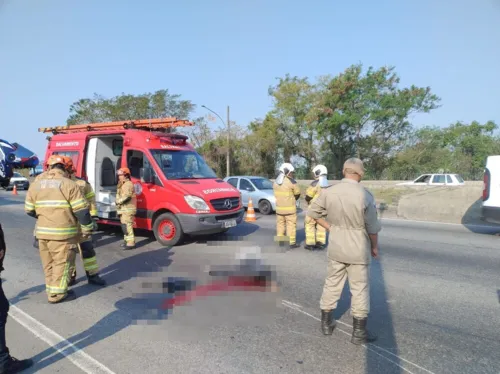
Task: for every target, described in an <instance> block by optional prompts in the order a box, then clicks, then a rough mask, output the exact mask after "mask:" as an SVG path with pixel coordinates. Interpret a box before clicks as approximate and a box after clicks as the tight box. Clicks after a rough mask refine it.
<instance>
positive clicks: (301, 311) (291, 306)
mask: <svg viewBox="0 0 500 374" xmlns="http://www.w3.org/2000/svg"><path fill="white" fill-rule="evenodd" d="M282 304H283V305H284V306H286V307H287V308H290V309H293V310H296V311H297V312H300V313H302V314H304V315H306V316H308V317H311V318H313V319H315V320H316V321H320V322H321V319H320V318H318V317H315V316H313V315H312V314H310V313H307V312H306V311H304V310H302V309H300V308H298V307H296V306H295V305H294V303H292V302H290V301H287V300H282ZM336 322H337V323H339V324H341V325H344V326H346V327H350V328H352V325H349V324H348V323H345V322H342V321H338V320H337V321H336ZM336 330H339V331H340V332H342V333H344V334H345V335H348V336H351V333H349V332H347V331H344V330H342V329H340V328H338V327H337V328H336ZM369 344H370V345H369V346H368V345H366V344H362V345H361V346H363V347H365V348H366V349H368V350H369V351H371V352H373V353H375V354H376V355H378V356H380V357H382V358H384V359H385V360H387V361H389V362H391V363H392V364H394V365H396V366H398V367H400V368H401V369H403V370H404V371H406V372H408V373H410V374H414V373H413V372H411V371H410V370H408V369H407V368H405V367H403V366H401V365H400V364H398V363H397V362H395V361H393V360H391V359H390V358H388V357H386V356H384V355H382V354H380V353H378V352H377V351H375V350H373V349H372V348H371V346H373V347H375V348H377V349H380V350H382V351H384V352H385V353H388V354H390V355H391V356H393V357H395V358H397V359H399V360H401V361H404V362H406V363H407V364H410V365H413V366H414V367H416V368H417V369H420V370H423V371H425V372H427V373H429V374H435V373H433V372H432V371H430V370H427V369H426V368H423V367H422V366H419V365H417V364H415V363H414V362H411V361H409V360H406V359H404V358H402V357H401V356H398V355H396V354H394V353H392V352H390V351H388V350H387V349H385V348H382V347H379V346H378V345H376V344H373V343H369Z"/></svg>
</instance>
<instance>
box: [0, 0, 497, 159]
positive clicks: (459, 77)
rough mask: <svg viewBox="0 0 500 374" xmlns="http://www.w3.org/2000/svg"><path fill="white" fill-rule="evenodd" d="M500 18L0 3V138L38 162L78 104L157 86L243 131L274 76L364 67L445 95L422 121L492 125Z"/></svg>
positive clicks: (477, 10)
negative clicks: (387, 70) (52, 131)
mask: <svg viewBox="0 0 500 374" xmlns="http://www.w3.org/2000/svg"><path fill="white" fill-rule="evenodd" d="M499 24H500V2H498V1H497V0H477V1H465V0H456V1H448V0H413V1H411V0H360V1H347V0H345V1H334V0H329V1H328V0H325V1H316V0H309V1H299V0H287V1H285V0H253V1H248V0H247V1H244V0H236V1H235V0H225V1H223V0H212V1H207V0H198V1H194V0H185V1H168V0H163V1H161V0H155V1H154V0H143V1H140V0H136V1H127V0H120V1H118V0H105V1H102V0H101V1H97V0H84V1H68V0H59V1H56V0H45V1H40V0H0V129H1V130H0V138H4V139H6V140H8V141H11V142H15V141H17V142H20V143H21V144H23V145H25V146H26V147H28V148H30V149H31V150H33V151H35V152H36V153H37V154H38V155H39V156H40V157H41V158H43V157H44V150H45V143H46V142H45V136H44V135H42V134H39V133H38V132H37V128H38V127H44V126H56V125H64V124H65V121H66V119H67V117H68V114H69V106H70V104H71V103H73V102H74V101H76V100H78V99H80V98H83V97H90V96H92V95H93V93H94V92H96V93H99V94H102V95H105V96H115V95H118V94H120V93H122V92H125V93H131V94H140V93H144V92H153V91H155V90H158V89H164V88H167V89H169V91H170V92H171V93H178V94H181V95H182V97H183V98H185V99H189V100H192V101H193V102H194V103H195V104H197V105H198V108H197V113H196V114H198V115H205V114H206V113H207V112H206V111H205V110H204V109H203V108H201V105H202V104H205V105H207V106H208V107H210V108H211V109H213V110H215V111H217V112H219V114H221V115H222V116H225V108H226V105H230V107H231V117H232V118H231V119H232V120H235V121H237V122H238V123H239V124H243V125H246V124H247V123H248V122H249V121H251V120H253V119H254V118H262V117H263V116H264V115H265V113H266V112H267V110H268V109H269V108H270V104H271V101H270V99H269V97H268V95H267V89H268V87H269V86H270V85H272V84H274V83H275V82H276V81H275V78H276V77H279V76H284V75H285V74H286V73H290V74H292V75H298V76H308V77H311V78H313V79H314V78H315V77H317V76H319V75H323V74H337V73H339V72H341V71H342V70H344V69H345V68H346V67H347V66H349V65H351V64H353V63H358V62H362V63H363V64H365V66H368V65H373V66H375V67H379V66H381V65H384V64H389V65H394V66H395V67H396V69H397V72H398V73H399V75H400V76H401V81H402V84H404V85H410V84H416V85H421V86H431V87H432V89H433V91H434V92H435V93H436V94H438V95H439V96H440V97H442V99H443V100H442V104H443V107H442V108H441V109H439V110H437V111H435V112H434V113H432V114H429V115H425V116H418V117H416V118H415V119H414V123H415V124H417V125H422V124H435V125H440V126H442V125H447V124H449V123H451V122H454V121H457V120H462V121H472V120H479V121H487V120H490V119H492V120H496V121H498V122H500V115H499V114H500V104H499V99H500V68H499V61H500V27H499V26H498V25H499Z"/></svg>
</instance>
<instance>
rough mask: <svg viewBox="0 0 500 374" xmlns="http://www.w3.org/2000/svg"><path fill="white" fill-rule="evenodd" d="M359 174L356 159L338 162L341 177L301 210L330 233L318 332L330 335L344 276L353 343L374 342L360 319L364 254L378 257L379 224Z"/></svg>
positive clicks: (365, 302) (364, 302) (364, 304)
mask: <svg viewBox="0 0 500 374" xmlns="http://www.w3.org/2000/svg"><path fill="white" fill-rule="evenodd" d="M364 173H365V170H364V167H363V162H362V161H361V160H360V159H357V158H350V159H348V160H347V161H346V162H345V163H344V168H343V174H344V178H343V179H342V181H341V182H340V183H338V184H336V185H333V186H332V187H330V188H326V189H324V191H323V192H322V193H321V194H320V196H319V197H318V198H317V199H316V200H314V201H313V202H312V203H311V206H310V207H309V210H308V212H307V215H308V216H309V217H311V218H313V219H315V220H316V222H317V223H318V224H320V225H321V226H323V227H324V228H325V229H327V230H328V231H329V233H330V239H329V241H328V268H327V277H326V280H325V284H324V288H323V294H322V296H321V301H320V308H321V328H322V331H323V334H325V335H331V334H332V333H333V329H334V328H335V322H334V320H333V316H332V311H333V310H334V309H335V308H336V307H337V303H338V301H339V299H340V295H341V294H342V290H343V288H344V283H345V281H346V279H348V281H349V288H350V290H351V314H352V316H353V332H352V338H351V342H352V343H353V344H363V343H367V342H372V341H375V340H376V337H375V336H373V335H372V334H371V333H369V332H368V331H367V330H366V321H367V318H368V313H369V311H370V289H369V265H370V261H371V258H370V256H371V257H374V258H377V256H378V244H377V243H378V233H379V232H380V230H381V226H380V222H379V220H378V217H377V208H376V205H375V199H374V197H373V195H372V194H371V193H370V192H369V191H368V190H367V189H365V188H364V187H363V186H362V185H361V184H360V183H359V182H360V181H361V178H362V177H363V175H364Z"/></svg>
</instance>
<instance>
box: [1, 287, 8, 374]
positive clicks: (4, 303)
mask: <svg viewBox="0 0 500 374" xmlns="http://www.w3.org/2000/svg"><path fill="white" fill-rule="evenodd" d="M8 313H9V301H8V300H7V297H5V293H4V292H3V287H2V280H1V279H0V369H5V366H6V365H7V363H8V362H9V359H10V353H9V348H7V341H6V340H5V325H6V324H7V316H8Z"/></svg>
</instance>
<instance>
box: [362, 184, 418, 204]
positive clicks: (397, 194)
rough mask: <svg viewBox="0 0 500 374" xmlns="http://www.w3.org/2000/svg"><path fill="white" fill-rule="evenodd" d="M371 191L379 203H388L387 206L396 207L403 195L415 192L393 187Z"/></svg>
mask: <svg viewBox="0 0 500 374" xmlns="http://www.w3.org/2000/svg"><path fill="white" fill-rule="evenodd" d="M369 190H370V192H371V193H372V194H373V196H375V200H376V201H377V203H386V204H387V205H396V204H397V203H398V202H399V199H401V197H402V196H403V195H407V194H409V193H414V192H415V191H412V190H411V189H406V188H391V187H385V188H370V189H369Z"/></svg>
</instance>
